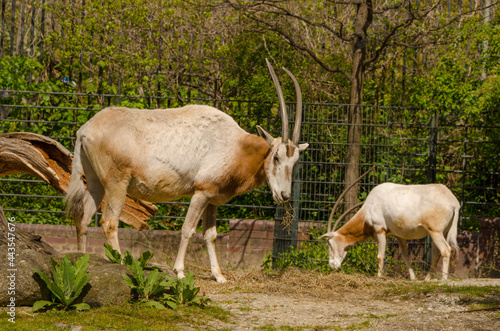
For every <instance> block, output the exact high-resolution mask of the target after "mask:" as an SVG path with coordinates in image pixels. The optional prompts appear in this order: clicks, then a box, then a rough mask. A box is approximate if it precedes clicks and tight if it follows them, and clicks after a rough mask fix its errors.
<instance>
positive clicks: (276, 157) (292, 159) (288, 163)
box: [257, 126, 309, 203]
mask: <svg viewBox="0 0 500 331" xmlns="http://www.w3.org/2000/svg"><path fill="white" fill-rule="evenodd" d="M257 129H258V131H259V134H260V135H261V137H262V138H264V139H265V140H266V142H267V143H268V144H269V146H270V147H271V149H270V151H269V155H268V156H267V158H266V161H265V164H264V171H265V173H266V179H267V183H268V185H269V188H270V189H271V192H272V193H273V199H274V201H275V202H276V203H283V202H286V201H288V200H289V199H290V196H291V192H292V173H293V167H294V165H295V164H296V163H297V161H298V160H299V153H300V152H302V151H303V150H305V149H306V148H307V147H308V146H309V144H300V145H298V146H297V145H295V144H294V143H293V142H292V141H291V140H288V141H287V142H286V143H283V142H282V138H273V137H272V136H271V135H270V134H269V133H267V132H266V131H264V129H262V128H261V127H259V126H258V127H257Z"/></svg>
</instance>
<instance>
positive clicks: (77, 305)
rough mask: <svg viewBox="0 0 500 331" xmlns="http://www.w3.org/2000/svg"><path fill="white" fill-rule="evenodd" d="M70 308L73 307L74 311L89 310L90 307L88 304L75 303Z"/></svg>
mask: <svg viewBox="0 0 500 331" xmlns="http://www.w3.org/2000/svg"><path fill="white" fill-rule="evenodd" d="M71 307H75V308H76V310H89V309H90V306H89V305H88V304H86V303H84V302H82V303H75V304H74V305H72V306H71Z"/></svg>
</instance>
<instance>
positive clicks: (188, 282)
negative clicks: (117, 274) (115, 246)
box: [110, 252, 210, 309]
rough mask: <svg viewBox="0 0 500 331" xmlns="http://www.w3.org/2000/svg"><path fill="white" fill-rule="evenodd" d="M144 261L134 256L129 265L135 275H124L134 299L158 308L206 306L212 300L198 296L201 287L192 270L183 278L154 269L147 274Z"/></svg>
mask: <svg viewBox="0 0 500 331" xmlns="http://www.w3.org/2000/svg"><path fill="white" fill-rule="evenodd" d="M110 253H111V252H110ZM115 257H116V256H115ZM142 263H143V262H141V261H140V260H139V259H134V258H132V262H131V263H130V264H129V265H128V266H127V267H128V269H129V270H130V271H131V272H132V276H133V277H130V276H129V275H123V279H124V280H125V282H126V283H127V285H128V286H130V288H131V289H132V291H133V294H132V300H133V301H137V302H139V303H142V304H145V305H146V306H151V307H155V308H158V309H164V308H165V306H167V307H170V308H172V309H176V308H177V306H178V305H198V306H204V305H206V304H207V302H209V301H210V300H209V299H208V298H205V297H200V296H197V295H198V292H199V291H200V288H199V287H196V286H194V283H195V280H194V277H193V273H192V272H189V273H188V275H187V276H186V277H184V278H182V279H175V278H173V277H169V276H167V275H165V274H164V273H161V272H160V271H159V270H158V269H153V270H152V271H151V272H150V273H149V274H148V275H147V276H146V275H145V272H144V270H145V267H144V265H143V264H142Z"/></svg>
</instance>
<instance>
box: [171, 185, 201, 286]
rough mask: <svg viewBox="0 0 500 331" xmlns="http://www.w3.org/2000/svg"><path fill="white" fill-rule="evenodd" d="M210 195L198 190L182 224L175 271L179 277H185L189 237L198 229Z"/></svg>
mask: <svg viewBox="0 0 500 331" xmlns="http://www.w3.org/2000/svg"><path fill="white" fill-rule="evenodd" d="M208 201H209V197H208V196H207V195H206V194H205V193H203V192H196V193H195V194H194V195H193V197H192V198H191V204H190V205H189V209H188V212H187V215H186V218H185V220H184V224H183V225H182V235H181V242H180V244H179V251H178V253H177V258H176V259H175V263H174V272H175V273H176V274H177V278H179V279H180V278H184V259H185V257H186V251H187V247H188V243H189V239H190V238H191V237H192V236H193V234H194V233H195V231H196V226H197V225H198V222H199V221H200V218H201V215H202V213H203V211H204V210H205V208H206V207H207V205H208Z"/></svg>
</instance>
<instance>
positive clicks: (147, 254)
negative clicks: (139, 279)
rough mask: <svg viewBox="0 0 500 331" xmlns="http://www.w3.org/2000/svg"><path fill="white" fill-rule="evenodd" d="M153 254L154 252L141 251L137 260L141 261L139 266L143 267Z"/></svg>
mask: <svg viewBox="0 0 500 331" xmlns="http://www.w3.org/2000/svg"><path fill="white" fill-rule="evenodd" d="M153 255H154V253H153V252H151V251H146V252H144V253H142V254H141V256H140V257H139V262H141V266H143V267H144V266H146V264H147V263H148V261H149V260H150V259H151V258H152V257H153Z"/></svg>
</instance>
